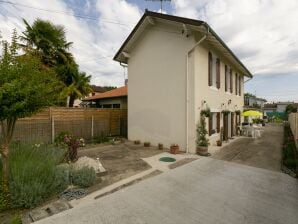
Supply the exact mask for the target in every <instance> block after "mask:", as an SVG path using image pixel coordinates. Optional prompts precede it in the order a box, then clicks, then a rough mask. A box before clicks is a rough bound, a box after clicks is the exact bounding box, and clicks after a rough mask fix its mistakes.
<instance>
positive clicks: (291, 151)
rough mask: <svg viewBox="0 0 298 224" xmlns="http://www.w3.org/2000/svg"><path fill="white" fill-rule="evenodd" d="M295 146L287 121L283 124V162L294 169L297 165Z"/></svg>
mask: <svg viewBox="0 0 298 224" xmlns="http://www.w3.org/2000/svg"><path fill="white" fill-rule="evenodd" d="M297 157H298V156H297V148H296V145H295V138H294V136H293V133H292V131H291V128H290V125H289V124H288V123H286V124H285V126H284V146H283V151H282V159H283V164H284V165H285V166H286V167H287V168H289V169H291V170H293V171H295V169H296V166H297V165H298V161H297Z"/></svg>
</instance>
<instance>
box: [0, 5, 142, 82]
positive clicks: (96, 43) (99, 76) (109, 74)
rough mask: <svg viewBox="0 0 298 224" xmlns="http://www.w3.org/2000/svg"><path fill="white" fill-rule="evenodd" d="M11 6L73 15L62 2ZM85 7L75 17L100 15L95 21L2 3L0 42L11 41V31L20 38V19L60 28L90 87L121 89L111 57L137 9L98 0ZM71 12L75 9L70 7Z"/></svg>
mask: <svg viewBox="0 0 298 224" xmlns="http://www.w3.org/2000/svg"><path fill="white" fill-rule="evenodd" d="M12 2H14V3H17V4H22V5H27V6H32V7H35V8H42V9H47V10H54V11H59V12H67V13H71V14H74V13H75V12H74V11H73V10H72V9H71V8H70V7H69V5H67V4H66V2H64V1H61V0H51V1H39V0H15V1H12ZM80 3H82V2H80ZM84 3H85V4H84V8H82V9H81V11H80V12H82V13H78V14H84V15H89V14H88V13H91V12H93V13H94V14H95V15H99V18H98V20H86V19H80V18H77V17H73V16H69V15H65V14H63V13H51V12H46V11H41V10H36V9H32V8H26V7H22V6H14V5H11V4H4V3H1V5H0V6H1V8H0V31H1V36H2V39H6V40H8V39H10V36H11V32H12V29H13V28H16V29H17V31H18V33H19V34H21V32H22V31H24V28H25V26H24V24H23V22H22V18H25V19H26V20H27V21H28V22H29V23H30V24H32V23H33V21H34V20H35V19H36V18H41V19H45V20H50V21H51V22H52V23H54V24H61V25H63V26H64V27H65V29H66V37H67V40H68V41H71V42H73V43H74V44H73V47H72V48H71V52H73V54H74V56H75V58H76V61H77V62H78V64H79V65H80V69H81V70H83V71H85V72H87V74H91V75H92V83H93V84H97V85H117V86H121V85H123V68H122V67H121V66H119V64H118V63H116V62H114V61H113V60H112V57H113V56H114V54H115V53H116V50H118V48H119V47H120V45H121V44H122V42H123V40H124V39H125V38H126V36H127V35H128V34H129V32H130V31H131V29H132V27H133V26H134V25H135V24H136V22H137V21H138V19H139V18H140V16H141V12H140V10H139V8H138V7H137V6H136V5H133V4H129V3H128V2H127V1H125V0H113V1H110V0H97V2H94V1H88V0H87V1H84ZM72 8H74V9H76V6H74V5H73V3H72ZM93 17H94V16H93ZM118 23H121V24H122V25H121V24H118ZM106 56H108V57H106Z"/></svg>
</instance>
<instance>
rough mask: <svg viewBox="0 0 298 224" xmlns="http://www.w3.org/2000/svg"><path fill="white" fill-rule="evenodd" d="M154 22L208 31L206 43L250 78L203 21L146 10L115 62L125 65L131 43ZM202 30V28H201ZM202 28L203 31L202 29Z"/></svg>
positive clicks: (242, 65)
mask: <svg viewBox="0 0 298 224" xmlns="http://www.w3.org/2000/svg"><path fill="white" fill-rule="evenodd" d="M155 20H158V21H168V22H173V23H179V24H181V27H182V25H183V24H185V25H188V26H190V28H191V29H194V30H195V31H198V32H203V33H206V30H208V31H209V33H208V36H207V38H206V41H208V42H209V43H211V44H212V45H213V46H214V47H215V48H218V49H220V51H221V52H222V53H223V54H224V55H225V56H226V57H227V58H228V59H229V60H230V61H231V62H232V63H233V64H234V65H236V66H237V68H238V69H239V70H240V71H241V72H243V74H244V75H245V76H247V77H252V74H251V73H250V71H249V70H248V69H247V68H246V67H245V66H244V64H243V63H242V62H241V61H240V60H239V59H238V57H237V56H236V55H235V54H234V53H233V52H232V51H231V50H230V48H229V47H228V46H227V45H226V44H225V43H224V41H223V40H222V39H221V38H220V37H219V36H218V35H217V34H216V33H215V32H214V30H213V29H212V28H211V27H210V26H209V25H208V24H207V23H206V22H204V21H200V20H194V19H188V18H184V17H179V16H173V15H167V14H161V13H157V12H152V11H148V10H146V12H145V13H144V15H143V16H142V18H141V19H140V20H139V22H138V23H137V25H136V26H135V27H134V29H133V30H132V32H131V33H130V34H129V36H128V37H127V39H126V40H125V41H124V43H123V44H122V46H121V47H120V49H119V50H118V52H117V53H116V55H115V56H114V60H115V61H119V62H122V63H127V59H126V57H125V53H126V51H127V50H128V49H129V48H130V47H131V46H132V45H133V42H134V41H135V40H136V39H137V38H138V37H139V36H140V34H141V33H142V32H143V30H144V29H145V28H146V26H148V25H150V24H152V23H154V21H155ZM202 26H203V27H204V28H203V27H202ZM202 28H203V29H202Z"/></svg>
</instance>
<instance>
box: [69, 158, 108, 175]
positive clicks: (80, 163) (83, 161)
mask: <svg viewBox="0 0 298 224" xmlns="http://www.w3.org/2000/svg"><path fill="white" fill-rule="evenodd" d="M86 166H87V167H90V168H93V169H94V170H95V172H96V173H102V172H106V169H105V168H104V167H103V165H102V164H101V162H100V161H99V158H97V159H96V160H95V159H92V158H90V157H87V156H84V157H80V158H79V159H78V160H77V161H76V162H75V163H74V164H73V168H74V169H82V168H83V167H86Z"/></svg>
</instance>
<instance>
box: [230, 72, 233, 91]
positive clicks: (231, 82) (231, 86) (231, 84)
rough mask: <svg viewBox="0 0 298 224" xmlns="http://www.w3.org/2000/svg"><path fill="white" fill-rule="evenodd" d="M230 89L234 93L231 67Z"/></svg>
mask: <svg viewBox="0 0 298 224" xmlns="http://www.w3.org/2000/svg"><path fill="white" fill-rule="evenodd" d="M230 91H231V93H233V70H232V69H230Z"/></svg>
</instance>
